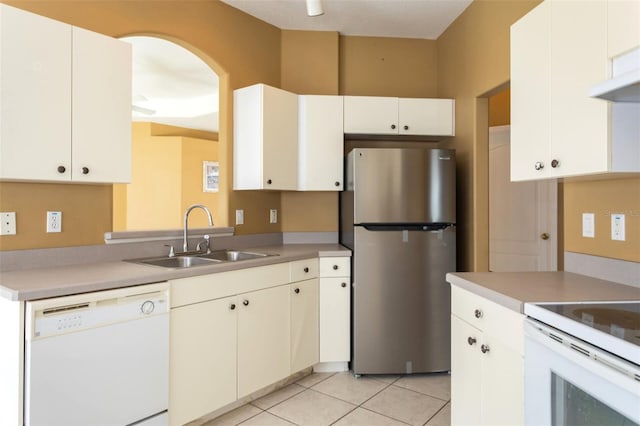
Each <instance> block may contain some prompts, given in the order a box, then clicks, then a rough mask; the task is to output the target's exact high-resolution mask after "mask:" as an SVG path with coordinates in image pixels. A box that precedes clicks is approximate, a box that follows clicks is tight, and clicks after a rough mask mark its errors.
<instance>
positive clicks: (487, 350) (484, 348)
mask: <svg viewBox="0 0 640 426" xmlns="http://www.w3.org/2000/svg"><path fill="white" fill-rule="evenodd" d="M480 352H482V353H483V354H486V353H487V352H489V345H482V346H480Z"/></svg>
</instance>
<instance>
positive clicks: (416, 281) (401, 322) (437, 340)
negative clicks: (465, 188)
mask: <svg viewBox="0 0 640 426" xmlns="http://www.w3.org/2000/svg"><path fill="white" fill-rule="evenodd" d="M455 166H456V159H455V151H454V150H447V149H404V148H403V149H387V148H356V149H354V150H352V151H351V152H350V153H349V154H348V156H347V160H346V189H345V191H343V192H342V193H341V195H340V242H341V243H342V244H343V245H345V246H347V247H349V248H350V249H351V250H353V274H352V276H353V283H352V363H351V368H352V370H353V372H354V373H355V374H411V373H424V372H437V371H449V370H450V368H451V362H450V340H451V336H450V312H451V295H450V289H449V285H448V284H447V283H446V281H445V274H446V273H447V272H452V271H455V268H456V226H455V224H456V204H455V200H456V180H455V176H456V169H455Z"/></svg>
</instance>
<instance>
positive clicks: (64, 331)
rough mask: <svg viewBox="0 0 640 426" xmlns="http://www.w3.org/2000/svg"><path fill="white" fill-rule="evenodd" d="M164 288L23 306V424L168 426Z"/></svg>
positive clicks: (153, 286) (131, 289) (110, 292)
mask: <svg viewBox="0 0 640 426" xmlns="http://www.w3.org/2000/svg"><path fill="white" fill-rule="evenodd" d="M168 288H169V286H168V284H167V283H157V284H149V285H142V286H137V287H128V288H122V289H117V290H107V291H101V292H95V293H86V294H79V295H74V296H66V297H58V298H51V299H43V300H37V301H32V302H27V304H26V321H25V324H26V327H25V383H24V389H25V398H24V411H25V412H24V420H25V425H29V426H39V425H43V426H44V425H46V426H55V425H60V426H73V425H78V426H80V425H82V426H87V425H92V426H97V425H109V426H115V425H119V426H123V425H132V424H135V425H145V426H147V425H166V424H168V415H167V407H168V394H169V387H168V386H169V385H168V383H169V295H168V294H169V293H168Z"/></svg>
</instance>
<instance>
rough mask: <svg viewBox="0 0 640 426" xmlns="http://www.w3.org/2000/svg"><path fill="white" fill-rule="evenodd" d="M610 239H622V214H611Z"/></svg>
mask: <svg viewBox="0 0 640 426" xmlns="http://www.w3.org/2000/svg"><path fill="white" fill-rule="evenodd" d="M611 239H612V240H615V241H624V240H625V236H624V215H623V214H612V215H611Z"/></svg>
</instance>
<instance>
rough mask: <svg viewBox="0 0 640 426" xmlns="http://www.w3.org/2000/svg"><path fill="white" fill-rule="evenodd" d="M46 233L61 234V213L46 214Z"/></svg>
mask: <svg viewBox="0 0 640 426" xmlns="http://www.w3.org/2000/svg"><path fill="white" fill-rule="evenodd" d="M47 232H62V212H47Z"/></svg>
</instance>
